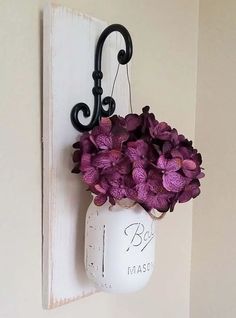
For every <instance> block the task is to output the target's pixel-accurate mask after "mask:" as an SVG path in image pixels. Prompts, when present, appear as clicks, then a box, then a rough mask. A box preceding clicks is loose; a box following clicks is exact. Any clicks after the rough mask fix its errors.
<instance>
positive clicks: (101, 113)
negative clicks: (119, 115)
mask: <svg viewBox="0 0 236 318" xmlns="http://www.w3.org/2000/svg"><path fill="white" fill-rule="evenodd" d="M114 31H116V32H120V33H121V35H122V36H123V38H124V40H125V50H120V51H119V53H118V55H117V59H118V62H119V63H120V64H122V65H125V64H127V63H128V62H129V61H130V59H131V57H132V53H133V45H132V39H131V36H130V34H129V32H128V30H127V29H126V28H125V27H124V26H123V25H121V24H111V25H110V26H108V27H107V28H106V29H105V30H104V31H103V32H102V33H101V35H100V37H99V39H98V42H97V46H96V51H95V60H94V72H93V74H92V76H93V79H94V87H93V90H92V93H93V95H94V110H93V114H92V118H91V121H90V123H89V124H88V125H84V124H82V123H81V122H80V121H79V118H78V115H79V112H80V111H82V113H83V116H84V117H85V118H88V117H90V114H91V111H90V109H89V107H88V105H87V104H85V103H78V104H76V105H75V106H74V107H73V108H72V110H71V122H72V125H73V126H74V128H75V129H77V130H78V131H80V132H84V131H89V130H91V129H92V128H93V127H94V126H96V125H98V123H99V121H100V119H101V117H109V116H111V115H112V114H113V113H114V111H115V107H116V103H115V100H114V99H113V98H112V97H111V96H107V97H105V98H104V99H103V100H102V98H101V95H102V94H103V89H102V87H101V82H102V77H103V73H102V71H101V63H102V49H103V44H104V42H105V40H106V38H107V37H108V35H110V33H112V32H114ZM105 105H108V109H107V110H106V109H104V107H103V106H105Z"/></svg>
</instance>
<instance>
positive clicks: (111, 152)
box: [71, 24, 204, 293]
mask: <svg viewBox="0 0 236 318" xmlns="http://www.w3.org/2000/svg"><path fill="white" fill-rule="evenodd" d="M112 32H119V33H121V35H122V36H123V38H124V41H125V50H123V49H122V50H120V51H119V53H118V56H117V58H118V62H119V64H122V65H125V64H127V63H128V62H129V61H130V59H131V57H132V52H133V48H132V40H131V37H130V34H129V32H128V31H127V29H126V28H125V27H124V26H122V25H120V24H112V25H110V26H108V27H107V28H106V29H105V30H104V31H103V32H102V33H101V35H100V37H99V39H98V42H97V46H96V51H95V62H94V67H95V69H94V72H93V74H92V76H93V79H94V88H93V90H92V93H93V95H94V110H93V114H92V115H91V112H90V108H89V107H88V105H86V104H85V103H78V104H76V105H75V106H74V107H73V109H72V111H71V122H72V124H73V126H74V128H75V129H77V130H78V131H79V132H82V133H83V134H82V135H81V137H80V140H79V141H78V142H76V143H75V144H74V145H73V146H74V148H75V152H74V155H73V160H74V163H75V167H74V169H73V171H72V172H74V173H81V174H82V179H83V181H84V183H85V184H86V185H87V187H88V188H89V190H90V191H91V193H92V194H93V202H92V203H91V204H90V206H89V208H88V211H87V215H86V229H85V269H86V273H87V276H88V278H89V279H91V280H92V281H93V282H94V283H95V285H96V286H97V287H98V288H99V289H100V290H103V291H106V292H111V293H127V292H135V291H138V290H140V289H141V288H143V287H144V286H145V285H146V284H147V283H148V281H149V279H150V278H151V274H152V272H153V267H154V262H155V224H154V223H155V218H156V217H155V216H154V214H155V213H154V211H159V212H160V213H161V215H162V216H163V215H164V214H165V213H166V212H167V211H173V209H174V206H175V204H176V203H177V202H180V203H184V202H187V201H189V200H190V199H192V198H195V197H196V196H198V195H199V194H200V189H199V187H200V181H199V179H200V178H202V177H203V176H204V174H203V172H202V168H201V163H202V160H201V155H200V153H198V151H197V150H196V149H194V148H193V147H192V142H191V141H189V140H188V139H186V138H185V137H184V136H183V135H182V134H178V132H177V130H176V129H175V128H171V127H170V126H169V125H168V124H167V123H165V122H159V121H158V120H156V118H155V116H154V114H152V113H149V107H148V106H146V107H144V108H143V112H142V114H140V115H138V114H133V113H131V114H128V115H127V116H125V118H123V117H121V116H117V115H113V114H114V111H115V105H116V104H115V100H114V99H113V97H112V96H107V97H105V98H103V100H102V94H103V89H102V86H101V83H102V77H103V73H102V71H101V61H102V49H103V44H104V41H105V40H106V38H107V37H108V36H109V35H110V33H112ZM104 106H106V107H107V109H104ZM79 113H82V114H83V116H84V117H86V118H88V117H91V120H90V122H89V124H87V125H85V124H82V123H81V122H80V120H79V117H78V115H79Z"/></svg>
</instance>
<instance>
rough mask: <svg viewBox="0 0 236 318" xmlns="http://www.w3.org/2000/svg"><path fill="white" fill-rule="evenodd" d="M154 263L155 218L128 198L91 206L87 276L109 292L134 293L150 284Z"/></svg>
mask: <svg viewBox="0 0 236 318" xmlns="http://www.w3.org/2000/svg"><path fill="white" fill-rule="evenodd" d="M154 262H155V224H154V219H153V218H152V217H151V216H150V215H149V214H148V213H147V212H146V211H145V210H144V208H143V207H141V206H140V205H139V204H137V203H135V202H134V201H131V200H129V199H123V200H120V201H119V202H118V203H117V204H116V205H115V206H111V204H110V203H109V202H106V203H105V204H104V205H102V206H99V207H98V206H96V205H95V204H94V203H93V202H92V203H91V204H90V206H89V208H88V212H87V216H86V228H85V264H86V265H85V267H86V272H87V275H88V277H89V278H90V279H91V280H92V281H94V282H95V284H96V286H97V287H98V288H99V289H100V290H103V291H105V292H107V293H119V294H120V293H133V292H137V291H138V290H140V289H142V288H144V287H145V286H146V285H147V283H148V282H149V280H150V278H151V275H152V273H153V269H154Z"/></svg>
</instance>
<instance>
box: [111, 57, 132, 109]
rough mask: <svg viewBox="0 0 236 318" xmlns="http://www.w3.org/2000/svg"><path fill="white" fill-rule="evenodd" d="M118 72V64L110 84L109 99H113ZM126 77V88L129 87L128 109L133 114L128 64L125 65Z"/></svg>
mask: <svg viewBox="0 0 236 318" xmlns="http://www.w3.org/2000/svg"><path fill="white" fill-rule="evenodd" d="M119 70H120V63H118V66H117V69H116V74H115V77H114V81H113V84H112V89H111V97H113V93H114V89H115V84H116V80H117V77H118V74H119ZM126 77H127V81H128V87H129V107H130V111H131V113H132V114H133V106H132V92H131V83H130V78H129V66H128V64H126Z"/></svg>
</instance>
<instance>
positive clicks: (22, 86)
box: [0, 0, 198, 318]
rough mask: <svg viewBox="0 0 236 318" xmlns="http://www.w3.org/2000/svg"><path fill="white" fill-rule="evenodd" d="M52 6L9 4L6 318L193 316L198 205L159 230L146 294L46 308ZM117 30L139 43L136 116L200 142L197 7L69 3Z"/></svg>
mask: <svg viewBox="0 0 236 318" xmlns="http://www.w3.org/2000/svg"><path fill="white" fill-rule="evenodd" d="M45 2H46V1H43V0H42V1H32V0H21V1H18V0H15V1H13V0H5V1H4V0H1V1H0V37H1V44H0V48H1V49H0V65H1V71H0V79H1V83H0V103H1V107H0V118H1V124H0V145H1V150H0V167H1V178H0V196H1V201H0V202H1V210H0V211H1V212H0V251H1V261H0V286H1V287H0V317H1V318H21V317H22V318H23V317H24V318H25V317H34V318H43V317H51V318H53V317H57V318H59V317H63V318H64V317H70V318H73V317H94V316H96V317H104V318H110V317H114V318H115V317H117V318H118V317H119V318H120V317H124V318H126V317H136V318H138V317H147V316H151V315H153V314H154V313H155V316H156V317H160V318H171V317H175V318H187V317H189V288H190V256H191V223H192V215H191V208H192V206H191V204H187V205H184V206H181V207H178V208H177V210H176V213H172V214H169V215H168V216H167V217H166V218H165V219H164V220H163V221H162V222H161V223H160V224H159V226H158V244H157V266H156V271H155V274H154V276H153V279H152V282H151V283H150V284H149V286H148V287H147V288H146V289H144V290H143V291H141V292H139V293H137V294H133V295H128V296H117V295H113V296H110V295H105V294H102V293H101V294H97V295H94V296H91V297H88V298H86V299H83V300H81V301H78V302H75V303H73V304H70V305H67V306H64V307H61V308H58V309H56V310H53V311H50V312H48V311H43V310H42V308H41V146H40V106H41V100H42V99H41V56H40V52H41V45H40V12H41V9H42V7H43V4H44V3H45ZM56 3H61V4H64V5H66V6H71V7H74V8H77V9H79V10H80V11H82V12H85V13H88V14H91V15H93V16H95V17H98V18H100V19H104V20H107V21H108V22H110V23H113V22H120V23H123V24H124V25H126V26H127V28H128V29H129V30H130V32H131V34H132V37H133V42H134V58H133V76H132V78H133V81H132V82H133V96H134V98H133V99H134V101H133V104H135V108H136V110H138V111H140V110H141V107H142V106H143V105H146V104H150V105H151V106H152V109H153V110H154V111H155V112H156V114H157V116H158V117H159V118H160V119H162V120H163V119H164V120H167V121H169V122H170V123H171V124H172V125H173V126H176V127H177V128H179V130H180V131H183V132H185V133H186V135H188V136H190V137H193V136H194V117H195V96H196V66H197V30H198V1H197V0H191V1H189V0H174V1H173V0H165V1H163V0H152V1H151V0H149V1H147V0H142V1H141V0H139V1H138V0H132V1H131V0H129V1H127V0H119V1H116V0H111V1H108V0H107V1H106V0H102V1H97V0H90V1H89V0H81V1H79V0H67V1H66V0H64V1H63V0H61V1H60V2H59V1H58V2H56Z"/></svg>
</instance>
